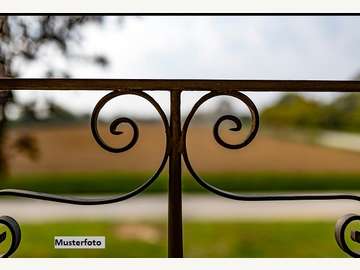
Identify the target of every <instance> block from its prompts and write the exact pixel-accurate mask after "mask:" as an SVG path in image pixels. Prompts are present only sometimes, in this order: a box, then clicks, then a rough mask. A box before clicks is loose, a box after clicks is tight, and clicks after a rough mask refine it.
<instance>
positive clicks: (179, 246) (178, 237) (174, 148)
mask: <svg viewBox="0 0 360 270" xmlns="http://www.w3.org/2000/svg"><path fill="white" fill-rule="evenodd" d="M180 96H181V92H171V100H170V108H171V112H170V113H171V115H170V143H171V150H170V157H169V191H168V192H169V193H168V196H169V197H168V198H169V200H168V208H169V214H168V242H169V243H168V256H169V257H170V258H182V257H183V239H182V238H183V237H182V209H181V208H182V201H181V200H182V199H181V197H182V196H181V195H182V194H181V193H182V191H181V116H180V113H181V112H180V106H181V104H180Z"/></svg>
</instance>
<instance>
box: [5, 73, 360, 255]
mask: <svg viewBox="0 0 360 270" xmlns="http://www.w3.org/2000/svg"><path fill="white" fill-rule="evenodd" d="M9 89H11V90H17V91H21V90H87V91H89V90H107V91H109V90H110V91H112V92H110V93H109V94H107V95H105V96H104V97H103V98H102V99H101V100H100V101H99V102H98V103H97V104H96V106H95V109H94V111H93V113H92V117H91V131H92V134H93V136H94V138H95V140H96V142H97V143H98V144H99V145H100V146H101V147H102V148H103V149H105V150H106V151H109V152H113V153H121V152H125V151H127V150H129V149H131V148H132V147H133V146H134V145H135V144H136V142H137V140H138V136H139V129H138V127H137V124H136V123H135V122H134V121H133V120H131V119H130V118H127V117H120V118H117V119H116V120H114V121H113V122H112V123H111V124H110V132H111V133H112V134H113V135H121V132H119V131H117V127H118V126H119V125H121V124H125V123H126V124H128V125H129V126H130V127H131V128H132V131H133V135H132V138H131V140H130V142H129V143H128V144H127V145H125V146H123V147H119V148H116V147H112V146H110V145H108V144H107V143H106V142H105V141H104V140H103V138H101V135H100V134H99V132H98V128H97V120H98V116H99V113H100V111H101V109H102V108H103V106H104V105H105V104H106V103H107V102H109V101H110V100H112V99H113V98H115V97H118V96H122V95H136V96H139V97H141V98H143V99H145V100H147V101H149V102H150V103H151V104H152V105H153V106H154V108H155V109H156V110H157V112H158V113H159V115H160V117H161V120H162V122H163V125H164V128H165V133H166V147H165V150H164V156H163V158H162V161H161V163H160V166H159V168H158V169H157V170H156V172H155V173H154V175H153V176H152V177H150V178H149V179H148V180H147V181H145V183H144V184H142V185H140V186H139V187H137V188H136V189H134V190H133V191H130V192H129V193H126V194H121V195H115V196H109V197H103V198H97V199H85V198H78V197H68V196H59V195H53V194H47V193H39V192H33V191H29V190H18V189H3V190H0V196H15V197H26V198H32V199H39V200H46V201H54V202H59V203H68V204H78V205H99V204H109V203H115V202H119V201H123V200H126V199H129V198H131V197H133V196H135V195H137V194H139V193H141V192H142V191H144V190H145V189H146V188H148V187H149V186H150V185H151V184H152V183H153V182H154V181H155V180H156V179H157V178H158V176H159V175H160V173H161V172H162V171H163V169H164V167H165V165H166V163H167V161H168V160H169V190H168V207H169V212H168V256H169V257H183V234H182V198H181V197H182V190H181V173H182V168H181V158H183V160H184V163H185V165H186V167H187V169H188V170H189V172H190V174H191V175H192V176H193V178H194V179H195V180H196V181H197V182H198V183H199V184H200V185H201V186H203V187H204V188H205V189H207V190H209V191H211V192H213V193H215V194H217V195H220V196H222V197H226V198H229V199H233V200H238V201H280V200H281V201H284V200H354V201H360V196H357V195H352V194H308V195H291V194H288V195H287V194H284V195H242V194H236V193H231V192H227V191H224V190H222V189H219V188H217V187H215V186H213V185H211V184H209V183H208V182H206V180H204V179H202V178H201V177H200V176H199V175H198V174H197V173H196V171H195V169H194V168H193V167H192V165H191V161H190V159H189V157H188V153H187V147H186V145H187V144H186V138H187V137H186V136H187V131H188V127H189V124H190V122H191V120H192V118H193V116H194V114H195V113H196V111H197V110H198V108H199V107H200V106H201V105H202V104H203V103H204V102H206V101H207V100H209V99H211V98H214V97H217V96H232V97H234V98H236V99H238V100H240V101H241V102H243V103H244V104H245V105H246V106H247V107H248V109H249V110H250V112H251V129H250V132H249V134H248V136H247V137H246V138H245V139H244V141H242V142H241V143H238V144H231V143H227V142H226V141H225V140H224V139H223V138H222V137H221V135H220V132H219V129H220V124H221V123H222V122H223V121H231V122H233V124H235V127H233V128H231V130H232V131H240V130H241V128H242V124H241V121H240V119H239V118H238V117H236V116H234V115H223V116H221V117H220V118H219V119H218V120H217V121H216V123H215V125H214V128H213V135H214V138H215V140H216V142H217V143H219V144H220V145H221V146H223V147H225V148H227V149H232V150H234V149H241V148H243V147H245V146H246V145H248V144H249V143H251V141H252V140H253V139H254V138H255V136H256V134H257V132H258V128H259V113H258V110H257V108H256V106H255V104H254V103H253V102H252V101H251V99H249V98H248V97H247V96H246V95H245V94H243V93H241V92H240V91H258V92H265V91H266V92H269V91H272V92H275V91H279V92H299V91H301V92H360V82H358V81H280V80H118V79H1V80H0V90H9ZM155 90H156V91H169V92H170V108H171V110H170V119H169V120H168V119H167V117H166V114H165V113H164V111H163V110H162V108H161V107H160V105H159V104H158V103H157V102H156V101H155V100H154V99H153V98H152V97H151V96H150V95H149V94H147V93H145V92H144V91H155ZM186 91H209V93H207V94H205V95H204V96H203V97H201V98H200V99H199V101H197V102H196V104H195V105H194V107H193V108H192V110H191V111H190V113H189V115H188V116H187V118H186V120H185V122H184V124H183V126H181V117H180V113H181V93H182V92H186ZM284 113H286V112H284ZM355 220H360V216H358V215H355V214H347V215H345V216H344V217H342V218H341V219H339V220H338V221H337V223H336V229H335V238H336V241H337V243H338V245H339V246H340V248H341V249H342V250H343V251H344V252H346V253H347V254H349V255H350V256H353V257H359V256H360V253H358V252H356V251H354V250H352V249H351V248H350V247H349V245H348V243H347V241H346V238H345V231H346V228H347V227H348V225H349V224H350V223H351V222H353V221H355ZM0 223H1V224H3V225H5V226H7V227H8V228H9V230H10V233H11V236H12V237H11V238H12V240H11V245H10V247H9V249H8V250H7V252H6V253H5V254H4V255H3V257H8V256H10V255H11V254H13V253H14V252H15V251H16V249H17V248H18V246H19V244H20V239H21V231H20V226H19V225H18V223H17V222H16V221H15V220H14V219H13V218H11V217H8V216H3V217H0ZM5 238H6V234H4V233H2V234H0V243H1V242H2V241H4V240H5ZM351 239H352V241H355V242H360V232H358V231H353V232H352V233H351Z"/></svg>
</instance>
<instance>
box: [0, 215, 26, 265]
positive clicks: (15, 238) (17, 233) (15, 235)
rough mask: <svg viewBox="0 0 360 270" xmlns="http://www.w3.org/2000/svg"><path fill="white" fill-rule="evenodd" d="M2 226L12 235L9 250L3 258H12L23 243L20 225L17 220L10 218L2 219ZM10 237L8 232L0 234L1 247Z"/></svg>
mask: <svg viewBox="0 0 360 270" xmlns="http://www.w3.org/2000/svg"><path fill="white" fill-rule="evenodd" d="M0 224H3V225H4V226H5V227H7V228H8V229H9V231H10V234H11V243H10V247H9V249H8V250H7V251H6V252H5V253H4V254H2V255H1V257H2V258H7V257H10V256H11V255H12V254H13V253H14V252H15V251H16V250H17V248H18V247H19V244H20V241H21V230H20V226H19V224H18V223H17V222H16V220H15V219H13V218H12V217H9V216H2V217H0ZM7 237H8V235H7V232H6V231H5V232H0V245H1V244H2V243H3V242H4V241H5V240H6V238H7Z"/></svg>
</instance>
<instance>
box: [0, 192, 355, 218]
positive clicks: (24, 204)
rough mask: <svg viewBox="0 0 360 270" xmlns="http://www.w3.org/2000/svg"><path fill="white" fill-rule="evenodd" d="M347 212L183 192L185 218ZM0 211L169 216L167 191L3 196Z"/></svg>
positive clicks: (346, 209)
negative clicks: (59, 199) (120, 196)
mask: <svg viewBox="0 0 360 270" xmlns="http://www.w3.org/2000/svg"><path fill="white" fill-rule="evenodd" d="M348 213H360V203H357V202H353V201H345V200H339V201H321V202H320V201H298V202H296V201H288V202H238V201H232V200H228V199H224V198H220V197H217V196H215V195H187V194H185V195H184V196H183V216H184V219H185V220H207V221H209V220H212V221H217V220H219V221H224V220H241V219H243V220H265V221H266V220H269V219H274V220H319V219H320V220H334V221H335V220H336V219H337V218H339V217H341V216H342V215H345V214H348ZM0 215H9V216H12V217H14V218H16V219H17V220H18V221H19V222H45V221H57V220H61V221H63V220H70V219H84V220H94V219H101V220H118V221H138V220H157V221H158V220H164V221H165V220H166V218H167V197H166V195H142V196H139V197H136V198H133V199H130V200H127V201H124V202H120V203H116V204H110V205H100V206H77V205H67V204H60V203H52V202H45V201H39V200H30V199H14V198H11V199H10V198H8V199H1V200H0Z"/></svg>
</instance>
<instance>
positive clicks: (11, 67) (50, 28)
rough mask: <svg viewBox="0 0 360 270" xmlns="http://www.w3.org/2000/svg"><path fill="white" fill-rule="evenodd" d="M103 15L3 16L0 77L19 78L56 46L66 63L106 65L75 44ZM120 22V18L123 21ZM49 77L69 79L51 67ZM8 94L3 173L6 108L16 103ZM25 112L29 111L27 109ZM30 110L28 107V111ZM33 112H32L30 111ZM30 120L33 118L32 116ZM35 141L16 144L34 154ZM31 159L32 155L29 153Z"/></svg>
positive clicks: (0, 154) (1, 102)
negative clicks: (21, 67) (23, 67)
mask: <svg viewBox="0 0 360 270" xmlns="http://www.w3.org/2000/svg"><path fill="white" fill-rule="evenodd" d="M103 22H104V18H103V17H101V16H0V77H18V72H19V70H18V68H17V67H19V63H21V65H23V64H28V63H31V62H34V61H39V59H40V58H41V53H42V52H43V50H44V49H46V48H49V47H50V46H53V47H55V49H54V50H57V51H58V52H59V53H60V55H61V56H62V57H63V58H64V59H66V60H67V61H77V60H79V59H81V60H82V61H89V62H91V63H93V64H96V65H100V66H106V65H108V61H107V59H106V58H105V57H104V56H103V55H85V54H84V53H83V52H82V51H80V52H76V51H74V45H76V44H80V42H81V31H82V30H83V29H84V26H85V25H88V24H90V23H93V24H102V23H103ZM120 22H121V19H120ZM44 75H45V76H46V77H70V74H69V73H68V71H67V70H61V69H59V68H57V67H56V66H54V65H52V66H51V67H48V69H47V70H46V71H45V74H44ZM15 101H16V100H15V99H14V96H13V94H12V92H11V89H9V91H3V92H0V174H4V173H6V171H7V155H6V154H5V150H4V149H5V147H4V144H5V138H6V137H5V130H6V122H7V118H6V113H5V112H6V106H7V105H8V104H9V103H11V102H15ZM25 109H26V108H25ZM28 109H29V108H28ZM28 111H29V112H33V110H31V109H30V110H28ZM30 117H31V116H30ZM33 143H34V140H33V139H31V138H30V137H29V136H28V135H26V138H25V137H24V138H19V143H16V145H17V149H19V148H22V149H21V150H19V151H20V152H24V151H34V149H35V148H34V147H33V146H31V145H30V144H33ZM29 155H30V156H32V154H31V153H30V154H29Z"/></svg>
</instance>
